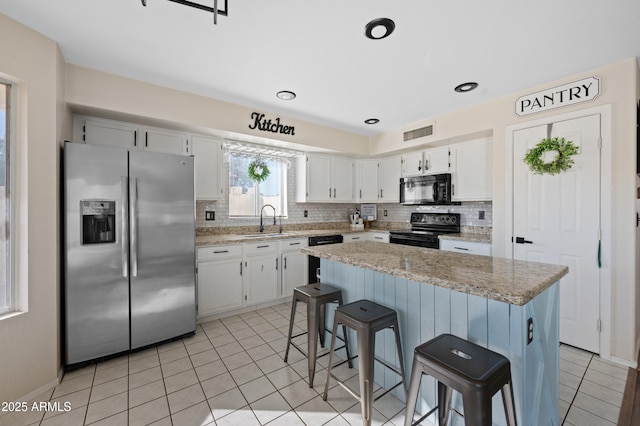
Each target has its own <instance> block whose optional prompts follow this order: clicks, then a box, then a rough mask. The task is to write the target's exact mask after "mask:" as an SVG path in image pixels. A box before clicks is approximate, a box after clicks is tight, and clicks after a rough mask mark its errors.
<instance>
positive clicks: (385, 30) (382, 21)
mask: <svg viewBox="0 0 640 426" xmlns="http://www.w3.org/2000/svg"><path fill="white" fill-rule="evenodd" d="M395 28H396V23H395V22H393V21H392V20H391V19H389V18H376V19H374V20H373V21H371V22H369V23H368V24H367V25H365V27H364V35H366V36H367V38H370V39H371V40H380V39H383V38H385V37H388V36H390V35H391V33H392V32H393V30H395Z"/></svg>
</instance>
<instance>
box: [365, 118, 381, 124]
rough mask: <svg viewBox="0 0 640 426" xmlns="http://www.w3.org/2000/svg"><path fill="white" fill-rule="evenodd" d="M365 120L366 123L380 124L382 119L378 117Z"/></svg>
mask: <svg viewBox="0 0 640 426" xmlns="http://www.w3.org/2000/svg"><path fill="white" fill-rule="evenodd" d="M364 122H365V123H366V124H378V123H379V122H380V120H378V119H377V118H367V119H366V120H364Z"/></svg>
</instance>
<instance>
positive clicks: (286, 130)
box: [249, 112, 296, 136]
mask: <svg viewBox="0 0 640 426" xmlns="http://www.w3.org/2000/svg"><path fill="white" fill-rule="evenodd" d="M251 119H252V120H253V123H251V124H250V125H249V128H250V129H252V130H253V129H255V130H260V131H263V132H271V133H282V134H283V135H291V136H295V134H296V133H295V127H294V126H283V125H282V124H280V117H277V118H276V119H275V120H274V121H271V119H266V118H265V116H264V114H261V113H259V112H253V113H251Z"/></svg>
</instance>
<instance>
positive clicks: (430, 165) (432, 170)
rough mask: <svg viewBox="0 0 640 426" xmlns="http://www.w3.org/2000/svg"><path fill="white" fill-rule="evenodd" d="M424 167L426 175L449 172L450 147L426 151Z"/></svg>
mask: <svg viewBox="0 0 640 426" xmlns="http://www.w3.org/2000/svg"><path fill="white" fill-rule="evenodd" d="M423 169H424V174H425V175H435V174H438V173H449V172H450V171H451V168H450V164H449V147H448V146H445V147H442V148H433V149H428V150H426V151H424V162H423Z"/></svg>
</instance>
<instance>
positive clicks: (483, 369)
mask: <svg viewBox="0 0 640 426" xmlns="http://www.w3.org/2000/svg"><path fill="white" fill-rule="evenodd" d="M423 374H428V375H430V376H432V377H434V378H435V379H436V380H437V381H438V406H437V407H436V408H434V409H433V410H431V411H429V412H428V413H427V414H425V415H424V416H422V417H421V418H420V419H419V420H418V421H417V422H415V423H412V422H413V415H414V413H415V408H416V399H417V397H418V391H419V390H420V379H421V378H422V375H423ZM453 390H456V391H458V392H460V393H461V394H462V405H463V409H464V418H465V425H477V426H485V425H491V420H492V413H491V398H492V397H493V395H494V394H495V393H496V392H498V391H501V392H502V400H503V403H504V409H505V413H506V415H507V422H508V424H509V425H511V426H516V415H515V405H514V400H513V389H512V387H511V363H510V362H509V360H508V359H507V358H505V357H504V356H502V355H500V354H498V353H496V352H493V351H491V350H489V349H486V348H483V347H482V346H478V345H476V344H474V343H471V342H469V341H467V340H464V339H461V338H459V337H456V336H453V335H451V334H441V335H440V336H437V337H436V338H434V339H431V340H429V341H428V342H426V343H423V344H422V345H420V346H418V347H416V349H415V352H414V357H413V366H412V368H411V381H410V384H409V394H408V396H407V411H406V416H405V426H411V425H416V424H418V423H420V422H422V421H423V420H424V419H425V418H426V417H428V416H430V415H431V414H432V413H433V412H434V411H435V410H438V424H440V425H441V426H442V425H446V424H447V421H448V419H449V412H450V409H451V397H452V393H453Z"/></svg>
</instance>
